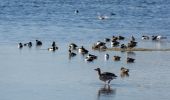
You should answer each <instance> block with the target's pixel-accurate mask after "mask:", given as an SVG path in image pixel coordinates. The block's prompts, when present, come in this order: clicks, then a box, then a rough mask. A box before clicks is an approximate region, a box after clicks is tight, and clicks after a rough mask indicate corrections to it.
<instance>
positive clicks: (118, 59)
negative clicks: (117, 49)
mask: <svg viewBox="0 0 170 100" xmlns="http://www.w3.org/2000/svg"><path fill="white" fill-rule="evenodd" d="M120 58H121V57H120V56H113V60H114V61H120Z"/></svg>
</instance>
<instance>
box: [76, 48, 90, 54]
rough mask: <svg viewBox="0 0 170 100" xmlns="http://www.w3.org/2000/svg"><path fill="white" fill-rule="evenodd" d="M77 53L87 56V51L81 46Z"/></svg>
mask: <svg viewBox="0 0 170 100" xmlns="http://www.w3.org/2000/svg"><path fill="white" fill-rule="evenodd" d="M78 51H79V53H82V54H87V53H88V52H89V51H88V50H87V49H85V48H84V47H83V46H81V48H79V49H78Z"/></svg>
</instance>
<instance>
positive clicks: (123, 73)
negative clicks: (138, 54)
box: [120, 67, 129, 78]
mask: <svg viewBox="0 0 170 100" xmlns="http://www.w3.org/2000/svg"><path fill="white" fill-rule="evenodd" d="M120 76H121V77H122V78H124V77H128V76H129V69H127V68H125V67H121V68H120Z"/></svg>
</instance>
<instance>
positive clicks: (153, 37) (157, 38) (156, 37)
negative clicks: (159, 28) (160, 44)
mask: <svg viewBox="0 0 170 100" xmlns="http://www.w3.org/2000/svg"><path fill="white" fill-rule="evenodd" d="M166 38H167V37H163V36H161V35H158V36H152V40H161V39H166Z"/></svg>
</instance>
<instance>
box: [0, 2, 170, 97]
mask: <svg viewBox="0 0 170 100" xmlns="http://www.w3.org/2000/svg"><path fill="white" fill-rule="evenodd" d="M0 2H1V3H0V9H1V10H0V62H1V66H0V100H56V99H60V100H68V99H69V100H87V99H88V100H123V99H128V100H144V99H150V100H169V99H170V78H169V76H170V62H169V61H170V57H169V55H170V52H168V51H167V52H162V51H159V52H131V53H127V52H114V51H107V52H98V51H92V50H91V46H92V44H93V43H95V42H96V41H98V40H101V41H102V40H103V39H104V38H105V37H111V36H113V35H123V36H126V37H128V38H127V39H126V40H125V41H124V42H127V41H129V38H130V36H131V35H134V36H135V37H136V38H137V41H138V42H139V45H138V47H147V48H169V47H170V18H169V16H170V1H169V0H134V1H133V0H129V1H127V0H82V1H78V0H67V1H64V0H29V1H28V0H0ZM75 10H79V13H77V14H76V13H74V11H75ZM99 15H103V16H107V19H105V20H99V19H98V18H97V16H99ZM142 35H149V36H151V35H163V36H166V37H167V39H166V40H162V41H157V42H153V41H151V40H148V41H142V40H141V36H142ZM35 39H40V40H42V41H43V43H44V44H43V46H42V47H41V48H36V47H35V45H34V46H33V47H32V48H27V47H24V48H23V49H21V50H20V49H18V48H17V43H19V42H23V43H24V42H29V41H32V42H33V43H35ZM52 41H56V42H57V45H58V46H59V50H58V51H56V52H49V51H47V50H45V49H47V48H48V47H49V46H50V45H51V42H52ZM71 42H74V43H77V44H78V45H79V46H81V45H84V47H85V48H87V49H89V50H90V53H92V54H95V55H97V56H98V59H97V60H95V61H94V62H92V63H87V62H85V61H84V58H85V57H84V56H82V55H80V54H78V53H77V56H76V57H73V58H72V59H69V57H68V45H69V43H71ZM107 45H108V46H110V44H109V43H108V44H107ZM106 53H109V54H110V59H109V60H108V61H105V60H104V55H105V54H106ZM114 55H119V56H121V57H122V58H121V61H119V62H114V61H113V60H112V57H113V56H114ZM127 56H128V57H133V58H135V59H136V61H135V63H133V64H127V63H126V57H127ZM121 66H125V67H127V68H129V69H130V73H129V74H130V76H129V77H126V78H121V77H118V78H117V79H116V80H113V81H112V82H111V85H110V89H106V88H104V83H103V82H101V81H100V80H99V79H98V76H97V72H95V71H94V70H93V69H94V68H96V67H100V68H101V69H102V71H110V72H114V73H115V74H116V75H118V76H119V75H120V68H121Z"/></svg>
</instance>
